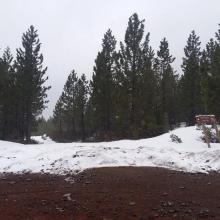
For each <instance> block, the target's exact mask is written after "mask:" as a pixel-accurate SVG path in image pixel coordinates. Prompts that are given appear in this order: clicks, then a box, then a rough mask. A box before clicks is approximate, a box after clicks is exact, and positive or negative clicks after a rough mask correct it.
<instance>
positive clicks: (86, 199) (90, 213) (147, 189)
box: [0, 167, 220, 220]
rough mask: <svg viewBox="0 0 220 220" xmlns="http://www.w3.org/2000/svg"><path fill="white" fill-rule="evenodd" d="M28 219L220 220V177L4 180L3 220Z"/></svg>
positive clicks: (158, 172)
mask: <svg viewBox="0 0 220 220" xmlns="http://www.w3.org/2000/svg"><path fill="white" fill-rule="evenodd" d="M67 180H68V181H67ZM28 219H29V220H64V219H65V220H88V219H91V220H94V219H97V220H99V219H101V220H112V219H115V220H118V219H119V220H121V219H122V220H129V219H134V220H136V219H137V220H147V219H156V220H159V219H162V220H168V219H177V220H197V219H210V220H212V219H216V220H220V174H217V173H211V174H209V175H206V174H190V173H183V172H175V171H170V170H166V169H160V168H146V167H142V168H134V167H127V168H125V167H119V168H99V169H91V170H87V171H84V172H82V173H80V174H78V175H76V176H70V175H66V176H55V175H48V174H23V175H13V174H1V175H0V220H28Z"/></svg>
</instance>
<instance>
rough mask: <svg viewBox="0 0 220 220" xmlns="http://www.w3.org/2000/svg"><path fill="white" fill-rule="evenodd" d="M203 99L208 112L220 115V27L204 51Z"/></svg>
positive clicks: (202, 66)
mask: <svg viewBox="0 0 220 220" xmlns="http://www.w3.org/2000/svg"><path fill="white" fill-rule="evenodd" d="M201 72H202V99H203V104H204V109H205V112H206V113H212V114H215V115H216V116H217V117H220V107H219V106H220V99H219V95H220V29H219V30H218V31H217V32H216V34H215V39H211V40H210V41H209V42H208V43H207V45H206V50H205V51H204V52H203V56H202V62H201Z"/></svg>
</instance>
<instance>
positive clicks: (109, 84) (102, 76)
mask: <svg viewBox="0 0 220 220" xmlns="http://www.w3.org/2000/svg"><path fill="white" fill-rule="evenodd" d="M115 46H116V40H115V37H114V36H113V35H112V31H111V30H108V31H107V32H106V34H105V35H104V38H103V41H102V50H101V52H99V53H98V56H97V58H96V60H95V66H94V73H93V77H92V81H91V87H92V94H91V104H92V107H93V117H94V126H95V128H96V129H97V130H99V131H109V130H111V128H112V121H113V101H112V99H113V90H114V87H113V68H114V59H115Z"/></svg>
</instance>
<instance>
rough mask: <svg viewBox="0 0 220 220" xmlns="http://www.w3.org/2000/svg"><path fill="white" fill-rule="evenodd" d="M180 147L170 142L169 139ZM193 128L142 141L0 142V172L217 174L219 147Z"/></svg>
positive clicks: (219, 168) (219, 145)
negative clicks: (117, 169) (147, 169)
mask: <svg viewBox="0 0 220 220" xmlns="http://www.w3.org/2000/svg"><path fill="white" fill-rule="evenodd" d="M171 134H175V135H177V136H178V137H180V138H181V140H182V143H174V142H172V141H171V138H170V135H171ZM201 136H202V131H201V130H196V128H195V127H187V128H179V129H176V130H174V131H172V132H170V133H167V134H163V135H161V136H158V137H155V138H149V139H142V140H136V141H133V140H121V141H114V142H100V143H69V144H61V143H51V142H50V143H47V144H46V143H44V144H40V145H22V144H16V143H11V142H6V141H0V172H15V173H17V172H26V171H27V172H29V171H30V172H49V173H55V174H63V173H66V172H78V171H82V170H84V169H87V168H94V167H112V166H152V167H165V168H169V169H174V170H182V171H187V172H209V171H220V144H211V148H208V147H207V145H206V144H205V143H203V142H202V140H201Z"/></svg>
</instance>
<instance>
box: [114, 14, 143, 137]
mask: <svg viewBox="0 0 220 220" xmlns="http://www.w3.org/2000/svg"><path fill="white" fill-rule="evenodd" d="M143 36H144V20H140V19H139V17H138V15H137V14H136V13H135V14H133V15H132V16H131V17H130V18H129V21H128V27H127V30H126V33H125V40H124V42H125V43H124V44H123V43H122V42H121V44H120V52H119V76H118V83H119V85H120V86H121V87H122V91H121V94H123V96H122V99H124V100H126V103H125V109H126V112H125V113H123V115H124V116H125V115H127V117H128V124H129V127H130V129H131V130H132V132H135V130H136V127H138V126H137V124H138V115H137V114H138V106H139V103H138V101H139V99H138V98H139V97H138V95H139V85H140V75H141V70H142V39H143ZM123 90H124V91H123ZM124 100H122V103H123V101H124ZM126 105H127V106H126ZM125 109H124V110H125ZM125 120H126V119H125ZM135 133H136V132H135Z"/></svg>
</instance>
